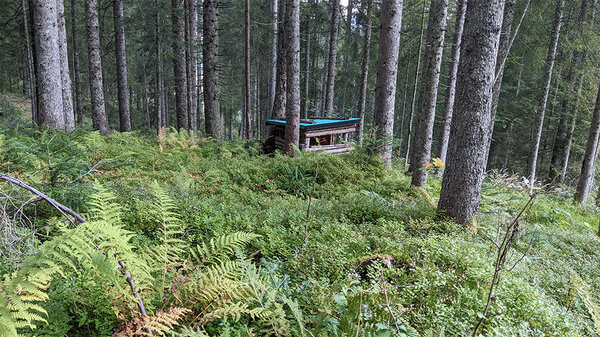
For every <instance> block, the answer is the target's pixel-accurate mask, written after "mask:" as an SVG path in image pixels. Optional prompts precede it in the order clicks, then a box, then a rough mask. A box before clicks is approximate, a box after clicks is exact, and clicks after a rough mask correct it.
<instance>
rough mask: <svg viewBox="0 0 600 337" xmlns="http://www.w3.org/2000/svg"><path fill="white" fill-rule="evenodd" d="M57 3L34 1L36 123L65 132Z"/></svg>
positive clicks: (42, 0)
mask: <svg viewBox="0 0 600 337" xmlns="http://www.w3.org/2000/svg"><path fill="white" fill-rule="evenodd" d="M57 18H58V9H57V6H56V1H44V0H34V1H33V19H34V31H35V42H36V51H37V59H36V62H37V67H36V68H37V74H36V75H37V76H36V77H37V87H38V98H39V101H38V109H39V110H38V113H39V123H40V124H44V125H48V126H50V127H52V128H55V129H57V130H62V131H64V130H65V117H64V113H63V97H62V77H61V64H60V51H59V47H58V42H59V37H58V24H57Z"/></svg>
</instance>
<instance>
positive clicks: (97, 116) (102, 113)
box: [85, 0, 110, 135]
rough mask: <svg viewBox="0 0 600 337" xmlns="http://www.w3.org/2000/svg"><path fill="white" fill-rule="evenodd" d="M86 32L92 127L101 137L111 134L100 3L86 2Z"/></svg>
mask: <svg viewBox="0 0 600 337" xmlns="http://www.w3.org/2000/svg"><path fill="white" fill-rule="evenodd" d="M85 18H86V32H87V40H88V58H89V68H90V69H89V80H90V98H91V101H92V125H93V127H94V129H95V130H99V131H100V134H101V135H107V134H108V133H109V131H110V130H109V128H108V117H107V116H106V109H105V107H104V88H103V84H102V58H101V57H100V30H99V28H98V1H97V0H85Z"/></svg>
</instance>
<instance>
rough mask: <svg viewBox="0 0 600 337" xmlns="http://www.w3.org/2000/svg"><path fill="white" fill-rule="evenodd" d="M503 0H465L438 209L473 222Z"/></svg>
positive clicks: (479, 187)
mask: <svg viewBox="0 0 600 337" xmlns="http://www.w3.org/2000/svg"><path fill="white" fill-rule="evenodd" d="M503 10H504V1H502V0H469V5H468V6H467V12H466V17H465V28H464V32H463V42H462V45H461V57H460V63H459V66H458V77H457V82H456V103H455V104H454V111H455V115H454V118H453V119H452V124H451V127H450V140H449V145H448V161H447V165H446V170H445V171H444V177H443V179H442V190H441V194H440V201H439V203H438V210H439V211H441V212H444V213H445V214H446V215H448V216H450V217H452V218H454V219H456V221H457V222H458V223H460V224H465V225H472V226H475V225H476V221H477V211H478V209H479V201H480V197H481V184H482V182H483V176H484V171H485V165H486V163H485V162H486V147H487V141H488V137H489V136H490V135H489V124H490V119H491V118H490V117H491V116H490V109H491V105H492V88H493V86H494V79H495V67H496V56H497V54H498V41H499V39H500V29H501V26H502V16H503Z"/></svg>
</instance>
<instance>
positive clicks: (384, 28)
mask: <svg viewBox="0 0 600 337" xmlns="http://www.w3.org/2000/svg"><path fill="white" fill-rule="evenodd" d="M401 26H402V0H390V1H384V2H383V3H382V4H381V29H380V41H379V59H378V60H377V82H376V84H375V111H374V118H375V126H376V127H377V139H378V141H379V142H381V143H380V145H379V146H378V149H377V154H379V156H380V157H381V158H382V159H383V161H384V162H385V163H386V164H387V165H391V163H392V139H391V138H392V137H393V133H394V106H395V103H396V79H397V76H398V51H399V50H398V48H399V46H400V28H401Z"/></svg>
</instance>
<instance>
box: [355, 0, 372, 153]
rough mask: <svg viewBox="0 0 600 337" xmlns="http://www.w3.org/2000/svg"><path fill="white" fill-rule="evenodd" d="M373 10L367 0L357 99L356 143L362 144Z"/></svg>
mask: <svg viewBox="0 0 600 337" xmlns="http://www.w3.org/2000/svg"><path fill="white" fill-rule="evenodd" d="M372 10H373V0H367V13H366V17H367V21H366V22H365V26H364V29H365V42H364V44H363V59H362V74H361V80H360V98H359V101H358V117H359V118H360V122H359V123H358V144H359V145H362V144H363V140H364V138H365V135H364V133H365V110H366V105H367V84H368V79H369V58H370V56H371V55H370V54H371V30H372V26H373V24H372V21H371V15H372V14H371V12H372Z"/></svg>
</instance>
